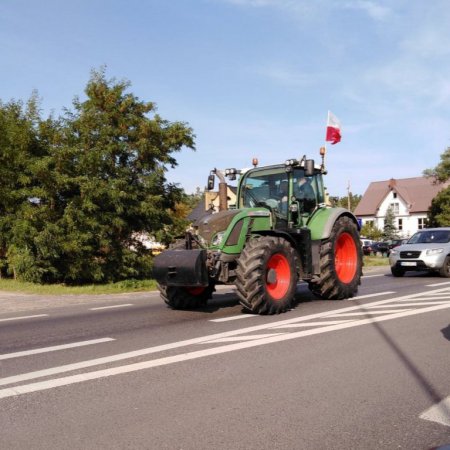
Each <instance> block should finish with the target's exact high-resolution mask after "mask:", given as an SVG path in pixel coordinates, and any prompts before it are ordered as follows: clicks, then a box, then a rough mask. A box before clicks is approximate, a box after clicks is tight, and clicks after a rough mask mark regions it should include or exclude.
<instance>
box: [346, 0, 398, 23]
mask: <svg viewBox="0 0 450 450" xmlns="http://www.w3.org/2000/svg"><path fill="white" fill-rule="evenodd" d="M344 8H346V9H358V10H361V11H364V12H365V13H367V15H368V16H369V17H371V18H372V19H374V20H385V19H386V18H388V17H389V16H390V15H391V12H392V11H391V9H389V8H387V7H386V6H383V5H381V4H380V3H377V2H374V1H369V0H356V1H350V2H346V3H345V4H344Z"/></svg>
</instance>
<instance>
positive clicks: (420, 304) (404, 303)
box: [366, 300, 450, 309]
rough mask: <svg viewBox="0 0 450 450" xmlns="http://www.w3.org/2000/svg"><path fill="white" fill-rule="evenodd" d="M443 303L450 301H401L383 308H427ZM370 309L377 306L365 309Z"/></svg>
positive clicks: (449, 301)
mask: <svg viewBox="0 0 450 450" xmlns="http://www.w3.org/2000/svg"><path fill="white" fill-rule="evenodd" d="M445 303H450V300H448V301H443V300H441V301H436V302H435V301H424V302H421V301H416V302H406V300H403V301H402V302H401V303H400V304H398V303H397V304H395V305H383V308H398V307H399V306H428V305H444V304H445ZM371 308H377V306H375V307H374V306H367V307H366V309H371Z"/></svg>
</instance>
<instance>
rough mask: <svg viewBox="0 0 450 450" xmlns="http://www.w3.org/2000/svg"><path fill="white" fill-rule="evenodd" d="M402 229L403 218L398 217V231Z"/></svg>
mask: <svg viewBox="0 0 450 450" xmlns="http://www.w3.org/2000/svg"><path fill="white" fill-rule="evenodd" d="M402 230H403V219H398V231H402Z"/></svg>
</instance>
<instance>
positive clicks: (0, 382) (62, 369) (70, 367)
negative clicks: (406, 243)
mask: <svg viewBox="0 0 450 450" xmlns="http://www.w3.org/2000/svg"><path fill="white" fill-rule="evenodd" d="M442 291H447V292H448V294H449V298H450V289H449V288H448V287H446V288H441V289H436V290H435V291H432V292H442ZM427 294H429V292H427ZM420 295H423V293H422V292H420V293H417V294H413V295H405V296H401V297H396V298H390V299H385V300H379V301H378V302H373V303H369V304H367V305H363V306H364V307H367V306H376V305H385V304H387V303H393V302H396V301H402V300H406V299H409V300H412V299H414V298H416V297H419V296H420ZM436 307H442V308H444V307H447V305H436ZM358 309H361V306H359V305H356V306H349V307H347V308H340V309H336V310H333V311H328V312H321V313H317V314H310V315H307V316H302V317H294V318H292V319H285V320H278V321H276V322H270V323H266V324H262V325H255V326H252V327H247V328H239V329H235V330H230V331H224V332H221V333H215V334H211V335H207V336H201V337H197V338H192V339H187V340H184V341H178V342H172V343H169V344H162V345H158V346H156V347H149V348H143V349H140V350H134V351H130V352H125V353H119V354H117V355H111V356H105V357H101V358H95V359H91V360H87V361H81V362H78V363H73V364H66V365H64V366H59V367H52V368H50V369H43V370H38V371H35V372H29V373H23V374H20V375H15V376H11V377H7V378H2V379H0V386H5V385H8V384H13V383H18V382H21V381H26V380H33V379H36V378H41V377H46V376H51V375H56V374H60V373H66V372H71V371H74V370H80V369H85V368H87V367H93V366H97V365H101V364H109V363H113V362H117V361H123V360H125V359H130V358H136V357H140V356H144V355H150V354H153V353H158V352H163V351H166V350H173V349H176V348H181V347H186V346H189V345H195V344H201V343H203V342H206V341H211V340H214V339H220V338H223V337H229V336H237V335H241V334H248V333H253V332H255V331H260V330H270V329H271V328H278V327H281V326H283V325H289V324H293V323H299V322H306V321H308V320H311V319H318V318H320V319H324V318H326V317H328V316H330V315H332V314H336V313H337V312H340V313H345V312H349V311H356V310H358ZM425 309H426V308H421V309H420V311H424V310H425ZM413 311H414V310H413ZM408 312H409V311H408ZM424 312H426V311H424ZM255 317H261V316H255ZM389 317H394V318H396V316H395V315H394V314H392V315H391V316H389ZM364 320H369V321H374V320H375V318H370V319H364ZM351 322H352V323H353V322H358V321H356V320H355V321H351ZM344 325H345V324H344ZM335 326H339V325H335ZM328 328H329V327H323V329H328ZM306 331H313V330H306ZM306 331H303V332H306Z"/></svg>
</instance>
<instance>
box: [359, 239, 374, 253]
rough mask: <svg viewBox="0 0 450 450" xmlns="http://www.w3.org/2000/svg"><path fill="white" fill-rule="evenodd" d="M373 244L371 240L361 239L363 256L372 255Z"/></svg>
mask: <svg viewBox="0 0 450 450" xmlns="http://www.w3.org/2000/svg"><path fill="white" fill-rule="evenodd" d="M372 243H373V241H372V240H370V239H361V247H362V251H363V255H370V254H371V253H372Z"/></svg>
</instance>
